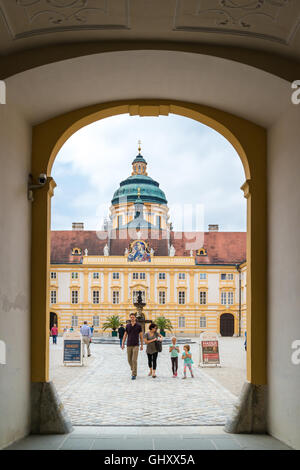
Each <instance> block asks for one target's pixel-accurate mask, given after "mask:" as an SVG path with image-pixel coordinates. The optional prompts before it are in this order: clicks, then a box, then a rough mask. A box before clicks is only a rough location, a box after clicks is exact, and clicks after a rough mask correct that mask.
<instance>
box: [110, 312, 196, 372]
mask: <svg viewBox="0 0 300 470" xmlns="http://www.w3.org/2000/svg"><path fill="white" fill-rule="evenodd" d="M121 328H122V329H121ZM157 329H158V327H157V325H156V324H155V323H151V324H150V326H149V331H148V332H147V333H145V334H144V335H143V330H142V327H141V325H140V324H139V323H138V322H137V320H136V316H135V314H134V313H132V314H131V315H130V323H128V324H127V325H126V328H124V327H123V325H121V327H120V328H119V338H120V346H121V348H122V350H123V349H124V348H125V343H126V341H127V359H128V363H129V366H130V369H131V379H132V380H135V379H136V377H137V362H138V354H139V350H141V351H143V347H144V346H143V345H144V342H145V344H146V346H147V349H146V352H147V356H148V366H149V374H148V375H149V376H151V377H153V378H156V368H157V357H158V353H159V352H160V351H161V350H162V346H161V345H162V341H163V336H162V335H161V334H159V333H158V331H157ZM176 342H177V340H176V338H175V336H173V338H172V344H171V346H170V347H169V352H170V356H171V364H172V373H173V377H174V378H175V377H177V376H178V357H179V354H180V350H179V347H178V346H177V344H176ZM183 349H184V352H183V354H182V359H183V361H184V369H183V377H182V378H183V379H186V370H187V368H188V369H189V371H190V374H191V377H192V378H194V374H193V369H192V364H193V359H192V354H191V352H190V346H189V345H188V344H186V345H185V346H184V347H183Z"/></svg>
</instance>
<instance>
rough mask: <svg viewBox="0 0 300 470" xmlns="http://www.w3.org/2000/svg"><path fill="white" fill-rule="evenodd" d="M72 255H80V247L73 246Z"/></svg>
mask: <svg viewBox="0 0 300 470" xmlns="http://www.w3.org/2000/svg"><path fill="white" fill-rule="evenodd" d="M72 255H81V248H73V250H72Z"/></svg>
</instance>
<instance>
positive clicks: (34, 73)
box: [7, 51, 293, 127]
mask: <svg viewBox="0 0 300 470" xmlns="http://www.w3.org/2000/svg"><path fill="white" fill-rule="evenodd" d="M133 99H166V100H173V101H174V100H181V101H187V102H194V103H201V104H204V105H207V106H212V107H215V108H219V109H222V110H224V111H227V112H231V113H233V114H236V115H239V116H241V117H243V118H245V119H249V120H251V121H253V122H256V123H257V124H260V125H262V126H265V127H268V126H270V125H272V124H273V123H274V122H275V121H276V120H277V119H278V117H279V116H280V115H281V113H282V112H283V111H284V110H285V109H286V108H287V107H288V106H293V105H292V103H291V86H290V84H289V83H288V82H287V81H285V80H283V79H280V78H278V77H275V76H274V75H270V74H269V73H266V72H263V71H261V70H259V69H256V68H254V67H250V66H248V65H244V64H241V63H238V62H233V61H230V60H227V59H221V58H217V57H211V56H207V55H200V54H191V53H184V52H168V51H125V52H112V53H106V54H93V55H90V56H83V57H78V58H76V59H69V60H65V61H60V62H56V63H52V64H48V65H44V66H41V67H36V68H33V69H31V70H28V71H25V72H22V73H20V74H17V75H14V76H12V77H10V78H9V79H7V102H8V103H9V104H10V105H15V106H17V107H18V108H20V109H21V111H22V112H23V113H24V114H25V116H26V118H27V119H28V121H29V122H30V123H31V124H37V123H39V122H42V121H45V120H47V119H50V118H52V117H54V116H56V115H58V114H62V113H65V112H68V111H72V110H74V109H77V108H80V107H85V106H88V105H93V104H95V103H100V102H109V101H116V100H133Z"/></svg>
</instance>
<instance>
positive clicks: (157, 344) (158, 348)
mask: <svg viewBox="0 0 300 470" xmlns="http://www.w3.org/2000/svg"><path fill="white" fill-rule="evenodd" d="M155 346H156V351H157V352H162V341H160V340H157V341H155Z"/></svg>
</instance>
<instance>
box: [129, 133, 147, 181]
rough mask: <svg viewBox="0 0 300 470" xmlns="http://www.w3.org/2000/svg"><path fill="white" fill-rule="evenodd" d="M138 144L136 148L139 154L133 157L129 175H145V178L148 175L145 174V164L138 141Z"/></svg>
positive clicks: (140, 143)
mask: <svg viewBox="0 0 300 470" xmlns="http://www.w3.org/2000/svg"><path fill="white" fill-rule="evenodd" d="M138 144H139V147H138V152H139V154H138V155H137V156H136V157H135V159H134V160H133V162H132V173H131V175H132V176H133V175H145V176H147V175H148V173H147V162H146V160H145V159H144V157H143V155H141V151H142V148H141V145H142V142H141V141H140V140H139V142H138Z"/></svg>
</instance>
